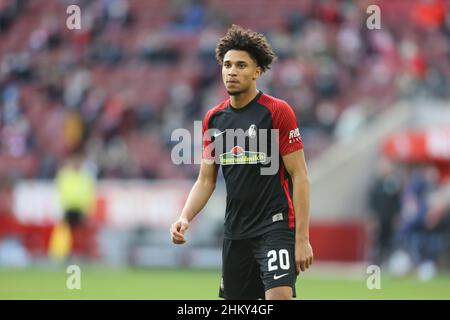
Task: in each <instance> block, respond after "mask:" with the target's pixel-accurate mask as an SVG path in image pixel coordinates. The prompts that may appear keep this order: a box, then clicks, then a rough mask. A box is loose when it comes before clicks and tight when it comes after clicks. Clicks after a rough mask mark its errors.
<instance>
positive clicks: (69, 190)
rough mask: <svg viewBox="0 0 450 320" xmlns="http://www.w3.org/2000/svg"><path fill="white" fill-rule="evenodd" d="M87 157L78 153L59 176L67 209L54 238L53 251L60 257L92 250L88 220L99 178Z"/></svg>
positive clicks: (59, 189) (85, 253) (61, 195)
mask: <svg viewBox="0 0 450 320" xmlns="http://www.w3.org/2000/svg"><path fill="white" fill-rule="evenodd" d="M83 160H84V159H83V156H82V155H81V153H75V154H74V155H73V156H71V157H70V158H69V159H68V160H67V162H66V163H65V164H64V166H63V167H61V169H60V170H59V171H58V174H57V177H56V185H57V189H58V193H59V197H60V203H61V206H62V209H63V212H64V221H63V222H62V223H61V224H59V225H57V226H56V227H55V228H54V231H53V235H52V240H51V241H50V243H51V245H50V253H51V255H53V256H54V257H56V258H65V257H66V256H70V255H74V256H83V255H88V254H89V253H90V252H91V251H90V250H92V248H91V246H92V243H91V239H90V234H89V232H88V231H89V230H88V222H89V221H88V219H89V214H90V213H92V212H93V210H94V205H95V180H94V178H93V176H92V174H91V173H90V172H88V171H87V169H86V168H85V167H83V164H84V161H83ZM61 248H62V249H61ZM52 253H53V254H52Z"/></svg>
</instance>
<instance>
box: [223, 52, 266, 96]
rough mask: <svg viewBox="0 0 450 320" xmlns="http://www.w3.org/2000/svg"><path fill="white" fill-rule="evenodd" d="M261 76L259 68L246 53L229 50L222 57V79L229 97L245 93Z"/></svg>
mask: <svg viewBox="0 0 450 320" xmlns="http://www.w3.org/2000/svg"><path fill="white" fill-rule="evenodd" d="M260 75H261V68H260V67H258V66H257V64H256V62H255V61H254V60H253V59H252V58H251V57H250V55H249V54H248V52H247V51H242V50H229V51H228V52H227V53H226V54H225V56H224V57H223V64H222V79H223V83H224V84H225V88H226V89H227V91H228V94H229V95H230V96H234V95H239V94H241V93H243V92H245V91H247V90H248V89H249V88H250V87H251V86H252V85H254V82H255V81H256V79H258V77H259V76H260Z"/></svg>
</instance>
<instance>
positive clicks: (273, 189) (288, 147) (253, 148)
mask: <svg viewBox="0 0 450 320" xmlns="http://www.w3.org/2000/svg"><path fill="white" fill-rule="evenodd" d="M230 129H231V130H230ZM272 129H277V130H278V131H277V132H278V139H277V134H276V133H274V131H272ZM239 132H240V133H241V134H240V135H239ZM242 133H243V134H242ZM238 137H241V138H238ZM211 144H213V145H212V146H211ZM302 148H303V142H302V139H301V136H300V132H299V128H298V124H297V120H296V117H295V113H294V111H293V110H292V108H291V107H290V106H289V104H288V103H286V102H285V101H283V100H280V99H276V98H274V97H271V96H269V95H267V94H264V93H262V92H259V93H258V94H257V95H256V97H255V98H254V99H253V100H252V101H250V102H249V103H248V104H247V105H246V106H245V107H243V108H240V109H236V108H233V107H232V106H231V105H230V100H229V99H228V100H226V101H224V102H222V103H221V104H219V105H217V106H215V107H214V108H213V109H211V110H209V111H208V112H207V114H206V116H205V118H204V120H203V154H202V157H203V158H204V159H205V158H206V159H211V160H212V159H215V161H216V163H218V164H220V165H221V166H222V172H223V176H224V178H225V184H226V191H227V200H226V212H225V234H224V235H225V237H226V238H228V239H245V238H252V237H256V236H258V235H261V234H263V233H265V232H268V231H270V230H274V229H279V228H289V229H293V228H294V227H295V221H294V209H293V204H292V200H291V199H292V191H291V189H292V183H291V180H290V176H289V174H288V173H287V172H286V169H285V167H284V165H283V161H282V159H281V156H284V155H286V154H288V153H291V152H294V151H296V150H300V149H302ZM211 150H212V152H211ZM272 155H273V159H275V157H277V159H278V167H275V169H276V170H271V174H262V171H261V169H262V168H266V169H267V168H268V167H271V163H270V162H268V161H269V160H270V159H272ZM272 161H273V160H272ZM272 165H273V163H272ZM272 168H274V167H273V166H272Z"/></svg>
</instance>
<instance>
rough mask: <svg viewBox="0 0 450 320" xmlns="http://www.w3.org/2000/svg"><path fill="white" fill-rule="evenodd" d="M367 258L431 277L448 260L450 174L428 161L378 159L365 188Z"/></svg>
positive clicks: (395, 271) (403, 271)
mask: <svg viewBox="0 0 450 320" xmlns="http://www.w3.org/2000/svg"><path fill="white" fill-rule="evenodd" d="M369 203H370V208H371V214H372V216H371V217H372V219H371V221H372V224H371V226H372V249H371V250H370V251H369V253H370V257H369V260H370V262H372V263H374V264H376V265H380V266H385V267H387V268H388V269H389V270H390V271H391V272H392V273H393V274H394V275H398V276H404V275H407V274H409V273H410V272H417V276H418V277H419V279H421V280H424V281H426V280H430V279H432V278H433V277H434V276H435V275H436V273H437V270H438V268H440V267H443V266H445V267H446V268H448V267H449V266H450V265H449V262H450V260H449V259H450V256H449V255H448V253H449V252H450V179H448V177H443V176H442V175H440V172H439V170H438V167H437V166H436V165H434V164H432V163H403V164H400V163H394V162H391V161H389V160H387V159H384V158H382V159H381V160H380V162H379V167H378V171H377V175H376V178H375V179H374V181H373V184H372V186H371V188H370V191H369Z"/></svg>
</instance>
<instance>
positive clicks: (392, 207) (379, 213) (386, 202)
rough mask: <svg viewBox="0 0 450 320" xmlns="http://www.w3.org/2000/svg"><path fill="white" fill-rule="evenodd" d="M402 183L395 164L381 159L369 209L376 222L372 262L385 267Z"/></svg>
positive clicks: (372, 187)
mask: <svg viewBox="0 0 450 320" xmlns="http://www.w3.org/2000/svg"><path fill="white" fill-rule="evenodd" d="M401 193H402V181H401V177H400V175H399V172H398V171H397V170H396V169H395V166H394V164H393V163H391V162H389V161H388V160H386V159H381V160H380V162H379V164H378V170H377V176H376V178H375V180H374V182H373V184H372V186H371V188H370V191H369V207H370V209H371V214H372V220H373V221H374V230H373V244H372V248H371V254H370V255H371V256H370V260H371V262H372V263H373V264H376V265H379V266H381V265H383V264H384V263H385V262H386V261H387V259H388V258H389V256H390V254H391V250H392V240H393V236H394V224H395V220H396V218H397V216H398V214H399V213H400V208H401Z"/></svg>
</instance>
